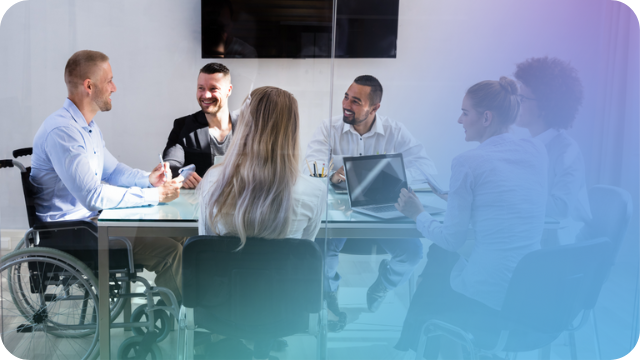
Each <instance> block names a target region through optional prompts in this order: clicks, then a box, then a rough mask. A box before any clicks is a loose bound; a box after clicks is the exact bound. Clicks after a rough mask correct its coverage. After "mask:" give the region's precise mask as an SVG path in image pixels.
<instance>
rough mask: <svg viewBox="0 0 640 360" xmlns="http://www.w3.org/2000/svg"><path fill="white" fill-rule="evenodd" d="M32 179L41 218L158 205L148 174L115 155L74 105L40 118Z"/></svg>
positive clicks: (71, 217) (67, 102)
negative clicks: (43, 118) (129, 165)
mask: <svg viewBox="0 0 640 360" xmlns="http://www.w3.org/2000/svg"><path fill="white" fill-rule="evenodd" d="M30 180H31V183H32V184H33V185H34V188H35V191H36V199H35V205H36V212H37V214H38V217H39V218H40V219H41V220H42V221H55V220H77V219H87V218H90V217H92V216H95V215H97V212H98V211H99V210H102V209H109V208H117V207H132V206H143V205H156V204H158V197H159V194H158V190H157V189H156V188H153V187H152V185H151V184H150V183H149V173H148V172H146V171H142V170H136V169H132V168H130V167H128V166H127V165H125V164H122V163H120V162H118V160H116V158H115V157H113V155H111V153H110V152H109V150H107V148H106V147H105V144H104V140H103V139H102V132H101V131H100V128H99V127H98V124H96V123H95V122H94V121H93V120H92V121H91V122H90V123H89V124H88V125H87V121H86V120H85V118H84V116H83V115H82V113H81V112H80V110H78V108H77V107H76V106H75V104H74V103H73V102H72V101H71V100H69V99H66V100H65V102H64V106H63V107H62V108H61V109H59V110H58V111H56V112H54V113H53V114H51V115H50V116H49V117H47V119H46V120H45V121H44V123H43V124H42V126H40V129H38V132H37V133H36V136H35V138H34V139H33V155H32V157H31V178H30Z"/></svg>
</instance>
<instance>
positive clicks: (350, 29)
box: [201, 0, 399, 58]
mask: <svg viewBox="0 0 640 360" xmlns="http://www.w3.org/2000/svg"><path fill="white" fill-rule="evenodd" d="M201 1H202V3H201V5H202V57H203V58H219V57H227V58H329V57H331V30H332V14H333V0H201ZM398 5H399V0H338V9H337V17H336V57H337V58H395V57H396V40H397V38H398Z"/></svg>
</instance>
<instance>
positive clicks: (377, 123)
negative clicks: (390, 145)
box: [342, 114, 384, 136]
mask: <svg viewBox="0 0 640 360" xmlns="http://www.w3.org/2000/svg"><path fill="white" fill-rule="evenodd" d="M349 130H351V131H352V132H354V133H356V134H358V132H357V131H356V129H354V128H353V125H349V124H347V123H345V122H343V124H342V132H343V133H344V132H347V131H349ZM375 133H379V134H380V135H382V136H384V127H383V126H382V117H381V116H378V114H376V117H375V118H374V119H373V126H372V127H371V130H369V131H367V132H366V133H364V134H363V135H362V136H365V135H367V134H372V135H373V134H375ZM358 135H360V134H358Z"/></svg>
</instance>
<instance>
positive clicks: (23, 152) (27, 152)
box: [13, 147, 33, 159]
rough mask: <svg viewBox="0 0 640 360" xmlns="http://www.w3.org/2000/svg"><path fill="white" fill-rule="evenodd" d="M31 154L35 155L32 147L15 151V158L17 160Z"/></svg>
mask: <svg viewBox="0 0 640 360" xmlns="http://www.w3.org/2000/svg"><path fill="white" fill-rule="evenodd" d="M31 154H33V148H30V147H28V148H22V149H17V150H13V157H14V158H16V159H17V158H19V157H21V156H29V155H31Z"/></svg>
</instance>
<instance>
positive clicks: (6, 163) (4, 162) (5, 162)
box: [0, 159, 13, 169]
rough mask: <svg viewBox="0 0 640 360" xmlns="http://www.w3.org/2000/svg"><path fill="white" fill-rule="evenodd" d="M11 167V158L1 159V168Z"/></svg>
mask: <svg viewBox="0 0 640 360" xmlns="http://www.w3.org/2000/svg"><path fill="white" fill-rule="evenodd" d="M10 167H13V160H11V159H5V160H0V169H4V168H10Z"/></svg>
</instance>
